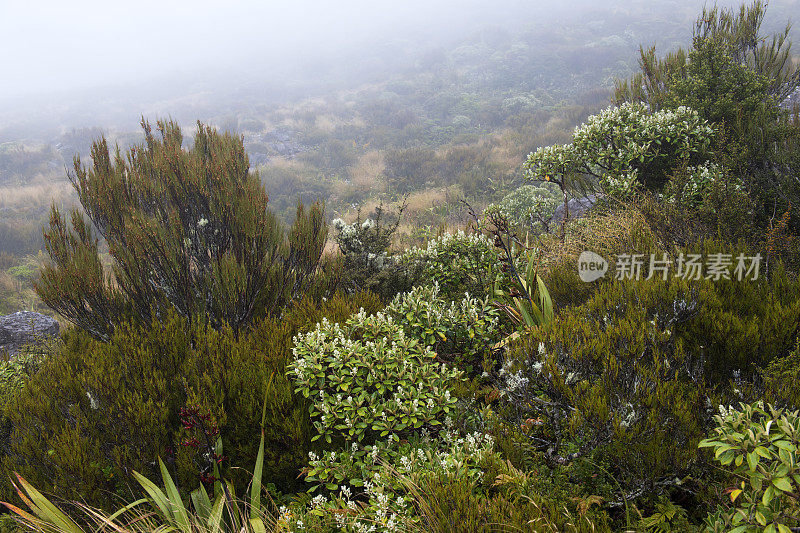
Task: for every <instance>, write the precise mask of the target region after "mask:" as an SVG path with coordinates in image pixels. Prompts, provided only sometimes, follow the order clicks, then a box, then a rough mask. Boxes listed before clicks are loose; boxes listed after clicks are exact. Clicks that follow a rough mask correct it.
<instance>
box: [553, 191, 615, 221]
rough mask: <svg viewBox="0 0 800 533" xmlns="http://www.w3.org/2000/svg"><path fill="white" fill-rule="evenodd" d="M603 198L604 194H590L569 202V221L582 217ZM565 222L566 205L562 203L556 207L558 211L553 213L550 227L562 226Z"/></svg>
mask: <svg viewBox="0 0 800 533" xmlns="http://www.w3.org/2000/svg"><path fill="white" fill-rule="evenodd" d="M602 198H603V195H602V194H590V195H588V196H584V197H583V198H572V199H571V200H569V201H568V202H567V208H568V209H569V216H568V219H569V220H573V219H576V218H580V217H582V216H583V215H584V213H586V211H588V210H589V209H591V208H592V207H594V205H595V204H596V203H597V202H599V201H600V200H601V199H602ZM563 222H564V204H563V203H561V204H558V207H556V210H555V211H554V212H553V217H552V218H551V219H550V227H551V228H552V227H553V225H555V224H558V225H561V224H562V223H563Z"/></svg>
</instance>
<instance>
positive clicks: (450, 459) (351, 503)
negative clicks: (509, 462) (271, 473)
mask: <svg viewBox="0 0 800 533" xmlns="http://www.w3.org/2000/svg"><path fill="white" fill-rule="evenodd" d="M309 455H310V457H309V467H308V475H307V477H306V480H307V481H310V482H315V483H317V487H318V488H319V487H324V488H326V489H327V490H328V495H327V496H326V495H324V494H318V495H317V496H315V497H314V498H312V499H311V501H310V504H309V506H308V507H307V508H306V509H296V510H295V511H293V512H292V511H289V510H283V512H282V514H281V517H280V520H281V521H282V522H283V524H284V525H285V527H287V528H288V529H289V530H292V531H302V530H303V529H302V527H305V528H308V529H307V530H315V529H314V528H315V527H316V528H318V527H320V526H322V525H333V524H334V523H335V525H336V527H338V528H339V529H341V530H344V531H354V532H361V531H398V530H406V529H407V526H410V525H412V524H414V523H416V522H417V520H418V518H417V516H416V515H415V508H414V505H413V503H414V502H413V496H412V495H411V494H409V492H408V487H409V484H414V485H417V486H419V485H420V484H421V481H422V480H423V479H424V478H425V477H426V476H430V475H445V476H448V477H457V478H460V479H468V480H470V481H472V482H476V483H477V482H479V481H481V478H482V476H483V470H482V469H481V465H483V464H485V463H487V462H491V461H498V460H499V459H498V455H497V454H496V453H495V452H494V440H493V438H492V437H491V436H490V435H486V434H483V433H479V432H475V433H469V434H467V435H465V436H462V435H461V434H460V433H459V432H458V431H456V430H455V429H453V427H452V422H451V421H450V419H449V418H446V419H445V421H444V426H443V430H442V431H441V432H439V433H438V435H437V436H436V438H434V437H432V436H431V434H430V433H426V432H422V434H421V436H419V437H418V438H413V439H409V440H404V441H401V442H397V441H394V440H387V441H378V442H376V443H375V444H372V445H366V446H361V445H359V444H357V443H353V444H352V445H351V446H350V447H349V448H345V449H344V450H342V451H339V452H335V451H329V450H326V451H325V452H323V453H322V455H321V456H318V455H317V454H315V453H313V452H312V453H311V454H309ZM387 465H390V466H391V468H390V469H388V468H387ZM298 522H300V523H301V525H302V527H298V526H297V523H298ZM403 526H405V527H403Z"/></svg>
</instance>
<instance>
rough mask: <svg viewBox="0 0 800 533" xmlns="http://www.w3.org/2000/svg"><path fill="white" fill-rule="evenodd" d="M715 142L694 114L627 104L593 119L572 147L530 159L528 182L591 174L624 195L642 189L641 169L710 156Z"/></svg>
mask: <svg viewBox="0 0 800 533" xmlns="http://www.w3.org/2000/svg"><path fill="white" fill-rule="evenodd" d="M713 137H714V129H713V127H712V126H711V125H710V124H709V123H708V122H707V121H705V120H703V119H702V118H701V117H700V115H699V114H698V113H697V111H695V110H693V109H691V108H688V107H685V106H681V107H678V108H677V109H667V110H660V111H656V112H651V111H650V109H649V108H648V107H647V106H645V105H644V104H640V103H625V104H623V105H621V106H619V107H609V108H606V109H604V110H603V111H602V112H600V113H599V114H597V115H593V116H591V117H589V118H588V119H587V121H586V122H585V123H584V124H582V125H580V126H578V127H577V128H576V129H575V132H574V134H573V136H572V142H571V143H570V144H565V145H555V146H549V147H543V148H539V149H538V150H536V151H535V152H532V153H531V154H529V156H528V159H527V161H526V163H525V171H526V177H527V178H528V179H532V180H537V181H541V180H543V181H550V180H552V179H560V178H562V177H564V176H569V175H572V174H575V173H586V174H592V175H594V176H597V177H598V178H600V181H601V185H603V187H604V189H605V190H606V192H608V193H611V194H624V193H626V192H628V191H630V190H632V189H633V188H635V187H636V186H638V183H639V178H640V176H639V175H638V172H637V170H638V169H637V166H638V165H641V164H645V163H648V164H650V163H660V164H665V165H667V166H668V167H674V166H675V164H676V163H677V162H678V161H679V160H680V159H682V158H684V157H688V156H690V155H696V154H702V153H703V152H705V151H706V150H707V149H708V148H709V146H710V145H711V142H712V140H713ZM670 158H672V159H670Z"/></svg>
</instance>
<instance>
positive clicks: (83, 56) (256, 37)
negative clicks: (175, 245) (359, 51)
mask: <svg viewBox="0 0 800 533" xmlns="http://www.w3.org/2000/svg"><path fill="white" fill-rule="evenodd" d="M537 3H542V2H538V1H533V2H532V1H530V0H529V1H527V2H526V1H522V0H502V1H498V2H486V1H485V0H484V1H480V0H436V1H430V0H428V1H422V0H404V1H403V2H387V1H381V0H377V1H376V0H371V1H370V0H337V1H335V2H332V1H320V0H301V1H294V2H288V1H287V2H273V1H266V0H265V1H257V0H225V1H210V0H134V1H131V2H115V1H109V0H106V1H96V0H70V1H68V2H64V1H53V0H45V1H41V0H40V1H37V0H31V1H28V2H19V1H13V0H0V49H2V50H3V53H2V54H0V72H2V73H3V79H4V82H5V83H2V84H0V97H8V96H20V95H24V94H30V93H32V92H34V93H46V92H52V91H59V90H64V89H73V88H83V87H91V86H97V85H107V84H114V83H119V82H124V81H126V80H133V79H142V78H146V77H152V76H161V75H164V74H176V73H177V74H180V72H181V71H184V72H188V71H192V70H197V69H199V68H208V69H215V68H225V67H230V66H234V67H235V66H238V65H246V64H248V63H252V62H253V61H257V62H259V63H260V64H269V63H271V62H272V63H280V62H284V63H285V62H287V61H292V60H302V59H303V58H305V57H308V56H309V55H310V54H314V53H325V52H329V51H331V49H336V48H341V47H345V46H354V45H355V46H357V45H359V44H360V43H365V44H368V43H370V42H374V41H375V40H376V39H392V38H393V37H395V36H402V37H403V38H415V37H416V38H419V39H425V38H426V36H428V35H431V34H432V32H434V31H440V32H446V31H448V30H452V28H454V27H459V26H460V27H463V26H465V25H469V24H474V23H477V22H479V23H487V22H491V21H492V20H496V21H498V22H499V21H501V20H502V19H503V18H504V17H509V16H511V17H514V16H516V17H523V16H530V14H531V13H532V12H534V11H539V12H540V13H541V11H540V10H539V9H536V10H534V11H531V9H532V8H534V7H536V6H535V5H534V4H537ZM543 4H544V5H552V3H551V2H544V3H543Z"/></svg>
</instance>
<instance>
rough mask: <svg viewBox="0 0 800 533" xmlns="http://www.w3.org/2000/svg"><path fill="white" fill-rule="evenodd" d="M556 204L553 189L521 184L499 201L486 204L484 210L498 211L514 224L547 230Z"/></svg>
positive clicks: (557, 201) (536, 229) (537, 229)
mask: <svg viewBox="0 0 800 533" xmlns="http://www.w3.org/2000/svg"><path fill="white" fill-rule="evenodd" d="M558 205H559V200H558V197H557V195H556V194H555V193H554V192H553V191H551V190H549V189H547V188H545V187H537V186H535V185H523V186H522V187H519V188H517V189H516V190H514V192H512V193H510V194H508V195H506V196H505V197H504V198H503V199H502V200H500V202H498V203H496V204H490V205H489V206H487V207H486V211H488V212H496V213H498V214H499V215H501V216H503V217H504V218H505V219H506V220H508V221H509V222H510V223H511V224H513V225H514V226H519V227H521V228H526V229H527V228H530V229H533V230H535V231H548V230H549V227H550V220H551V219H552V218H553V214H554V213H555V210H556V207H558Z"/></svg>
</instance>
